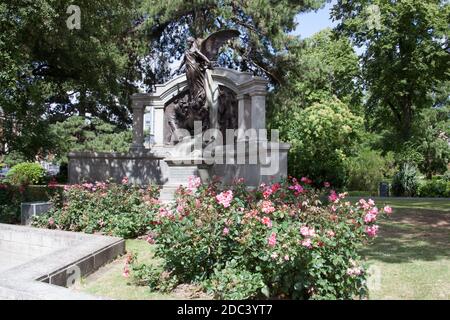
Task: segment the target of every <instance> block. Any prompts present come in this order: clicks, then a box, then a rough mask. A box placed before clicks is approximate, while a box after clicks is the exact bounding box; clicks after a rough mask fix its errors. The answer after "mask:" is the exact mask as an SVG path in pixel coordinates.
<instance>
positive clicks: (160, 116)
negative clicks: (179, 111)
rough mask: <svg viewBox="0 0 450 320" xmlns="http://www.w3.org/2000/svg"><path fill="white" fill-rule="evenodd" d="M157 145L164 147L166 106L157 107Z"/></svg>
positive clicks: (155, 119) (155, 120) (155, 121)
mask: <svg viewBox="0 0 450 320" xmlns="http://www.w3.org/2000/svg"><path fill="white" fill-rule="evenodd" d="M154 108H155V114H154V115H155V118H154V123H155V145H156V146H162V145H164V105H155V106H154Z"/></svg>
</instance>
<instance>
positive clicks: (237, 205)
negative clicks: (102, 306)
mask: <svg viewBox="0 0 450 320" xmlns="http://www.w3.org/2000/svg"><path fill="white" fill-rule="evenodd" d="M325 186H327V187H326V188H325V189H323V190H322V191H319V190H316V189H314V188H313V187H312V181H311V180H310V179H308V178H303V179H301V181H298V180H296V179H289V180H287V181H283V182H280V183H274V184H272V185H261V186H260V187H259V188H258V189H256V190H253V191H249V190H248V189H247V188H246V186H245V184H244V183H243V182H242V181H238V182H237V183H236V184H235V185H233V186H232V187H231V188H229V189H225V190H223V189H222V188H221V187H220V186H219V184H218V183H216V182H213V183H211V184H209V185H201V186H200V185H198V186H196V188H189V187H188V188H180V189H179V190H178V191H177V196H176V201H175V203H174V204H173V205H171V206H168V207H160V209H159V210H160V211H159V213H158V214H157V215H156V219H155V220H154V222H153V224H154V229H153V232H152V234H151V236H149V237H148V241H149V242H150V243H152V244H153V243H156V256H157V257H158V258H162V259H163V260H164V266H163V268H162V270H156V269H155V268H156V267H151V266H142V265H139V263H138V261H135V260H133V263H132V264H130V265H129V264H127V266H126V268H127V275H129V274H131V276H134V277H135V278H141V279H142V278H145V277H147V278H148V279H150V278H151V279H152V281H151V283H147V284H150V285H151V286H152V287H154V288H157V287H158V286H159V287H164V288H166V289H167V288H171V287H173V286H176V285H177V284H181V283H197V284H198V283H200V284H202V285H203V287H204V288H205V289H206V290H207V291H208V292H209V293H212V294H213V295H214V296H215V297H217V298H225V299H227V298H229V299H235V298H240V299H243V298H261V297H264V296H266V297H268V298H275V297H276V298H293V299H352V298H355V297H363V296H364V295H365V294H366V284H365V280H366V276H367V273H366V267H365V266H364V265H363V264H362V263H361V259H360V256H359V255H358V249H359V248H360V247H361V246H362V245H365V244H367V243H368V242H369V241H370V240H371V239H372V238H373V237H375V236H376V234H377V231H378V226H377V225H376V222H377V220H378V219H379V218H380V216H382V215H384V214H391V213H392V209H391V208H389V207H385V208H383V209H378V208H377V207H376V206H375V203H374V202H373V201H372V200H369V201H365V200H360V201H359V202H357V203H350V202H348V201H346V200H345V194H338V193H336V192H335V191H333V190H331V189H330V188H329V186H330V185H329V183H325ZM134 271H136V272H134ZM164 281H169V282H170V283H171V286H163V285H161V283H162V282H164ZM135 282H139V279H135ZM158 283H159V285H158Z"/></svg>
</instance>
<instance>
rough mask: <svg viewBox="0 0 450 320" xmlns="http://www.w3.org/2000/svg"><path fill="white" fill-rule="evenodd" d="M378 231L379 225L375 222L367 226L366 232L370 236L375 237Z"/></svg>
mask: <svg viewBox="0 0 450 320" xmlns="http://www.w3.org/2000/svg"><path fill="white" fill-rule="evenodd" d="M377 232H378V226H377V225H376V224H374V225H373V226H367V227H366V233H367V235H368V236H369V237H372V238H373V237H375V236H376V235H377Z"/></svg>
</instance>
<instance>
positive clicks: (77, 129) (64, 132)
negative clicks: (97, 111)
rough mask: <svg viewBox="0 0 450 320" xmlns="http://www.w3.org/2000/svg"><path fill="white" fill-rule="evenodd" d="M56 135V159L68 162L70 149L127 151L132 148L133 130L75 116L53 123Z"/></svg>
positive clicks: (52, 126)
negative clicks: (121, 128) (124, 129)
mask: <svg viewBox="0 0 450 320" xmlns="http://www.w3.org/2000/svg"><path fill="white" fill-rule="evenodd" d="M51 130H52V133H53V135H54V136H55V137H58V138H57V139H56V138H55V148H54V149H55V153H56V159H57V160H59V161H60V162H62V163H67V153H68V152H70V151H97V152H126V151H128V149H129V148H130V144H131V138H132V133H131V130H126V131H123V130H120V129H119V128H117V127H116V126H114V125H112V124H109V123H107V122H105V121H103V120H101V119H98V118H90V119H89V118H84V117H80V116H73V117H70V118H68V119H67V120H65V121H62V122H57V123H55V124H53V125H51Z"/></svg>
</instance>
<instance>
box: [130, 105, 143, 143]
mask: <svg viewBox="0 0 450 320" xmlns="http://www.w3.org/2000/svg"><path fill="white" fill-rule="evenodd" d="M132 108H133V143H132V144H131V148H130V150H131V151H142V150H144V109H145V108H144V103H143V102H141V101H133V105H132Z"/></svg>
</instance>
